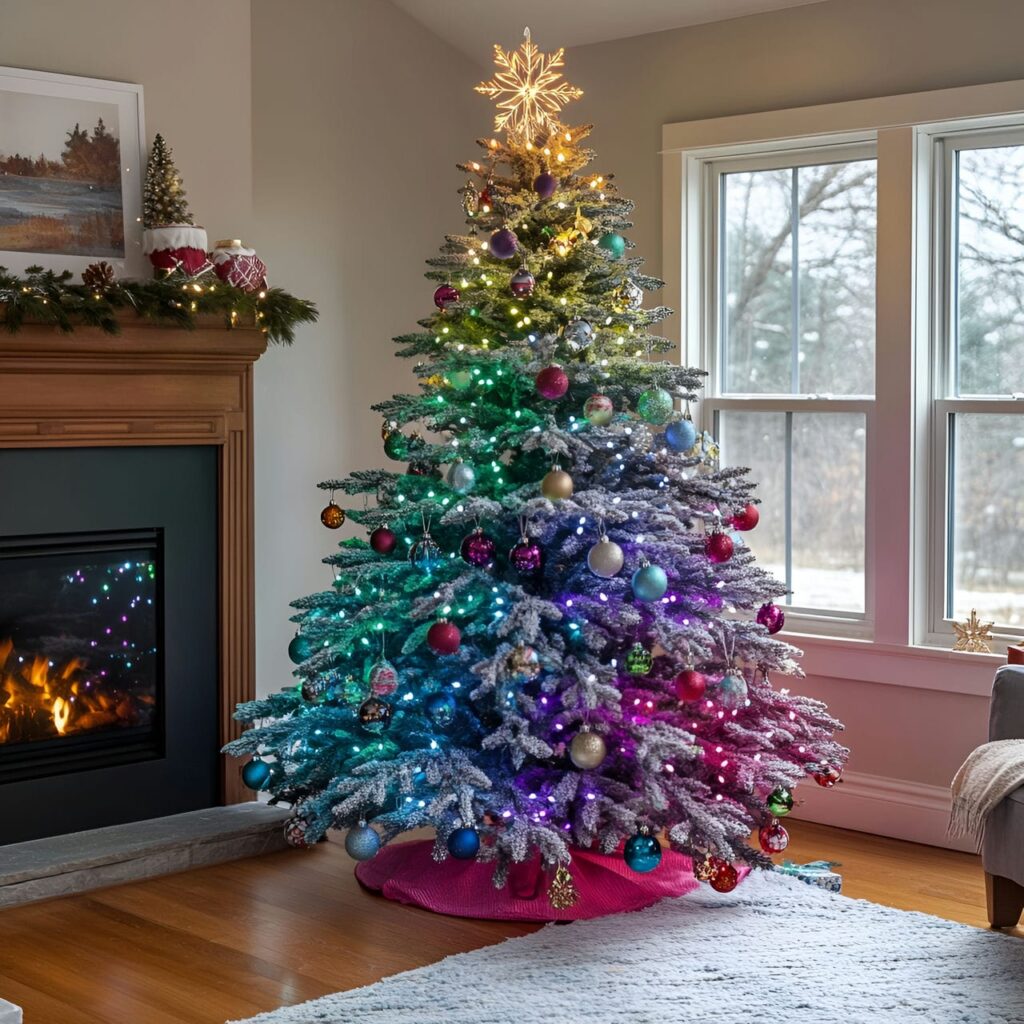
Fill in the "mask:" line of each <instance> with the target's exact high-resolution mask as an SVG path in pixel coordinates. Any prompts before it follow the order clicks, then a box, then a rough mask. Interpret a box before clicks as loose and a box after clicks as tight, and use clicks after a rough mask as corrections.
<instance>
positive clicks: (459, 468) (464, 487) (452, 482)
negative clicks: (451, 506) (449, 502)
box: [448, 459, 476, 494]
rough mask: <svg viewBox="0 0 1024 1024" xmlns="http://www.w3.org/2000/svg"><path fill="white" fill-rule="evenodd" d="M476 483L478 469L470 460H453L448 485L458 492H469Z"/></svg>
mask: <svg viewBox="0 0 1024 1024" xmlns="http://www.w3.org/2000/svg"><path fill="white" fill-rule="evenodd" d="M475 483H476V470H475V469H473V467H472V466H471V465H470V464H469V463H468V462H463V461H462V460H461V459H459V460H458V462H453V463H452V466H451V468H450V469H449V470H448V486H449V487H450V488H451V489H452V490H453V491H455V493H456V494H469V492H470V491H471V490H473V485H474V484H475Z"/></svg>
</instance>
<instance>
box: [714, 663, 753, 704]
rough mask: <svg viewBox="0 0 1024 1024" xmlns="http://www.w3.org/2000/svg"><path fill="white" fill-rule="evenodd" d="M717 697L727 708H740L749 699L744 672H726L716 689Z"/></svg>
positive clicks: (733, 670)
mask: <svg viewBox="0 0 1024 1024" xmlns="http://www.w3.org/2000/svg"><path fill="white" fill-rule="evenodd" d="M715 696H716V698H717V699H718V702H719V703H720V704H724V705H725V706H726V707H727V708H738V707H740V706H742V705H743V704H744V703H745V702H746V699H747V681H746V679H744V678H743V673H742V672H737V671H736V670H735V669H731V670H730V671H728V672H726V674H725V675H724V676H722V678H721V679H720V680H719V682H718V685H717V686H716V687H715Z"/></svg>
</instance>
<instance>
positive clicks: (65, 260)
mask: <svg viewBox="0 0 1024 1024" xmlns="http://www.w3.org/2000/svg"><path fill="white" fill-rule="evenodd" d="M145 140H146V134H145V129H144V126H143V105H142V86H141V85H136V84H134V83H130V82H113V81H106V80H103V79H97V78H81V77H78V76H75V75H61V74H54V73H51V72H47V71H31V70H27V69H24V68H7V67H0V266H3V267H6V268H7V269H8V270H9V271H10V272H12V273H16V274H22V273H24V272H25V270H26V268H27V267H31V266H41V267H43V268H45V269H47V270H53V271H55V272H60V271H63V270H70V271H72V272H73V273H74V274H75V278H76V280H77V279H78V278H79V277H80V275H81V272H82V271H83V270H85V269H86V267H88V266H89V265H90V264H91V263H96V262H99V261H106V262H107V263H109V264H110V265H111V266H112V267H113V268H114V271H115V273H116V274H117V276H118V277H119V278H141V277H148V276H149V262H148V260H147V259H146V257H145V255H144V254H143V251H142V186H143V181H144V177H145V167H146V159H145V157H146V153H145Z"/></svg>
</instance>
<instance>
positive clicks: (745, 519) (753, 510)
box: [729, 504, 761, 531]
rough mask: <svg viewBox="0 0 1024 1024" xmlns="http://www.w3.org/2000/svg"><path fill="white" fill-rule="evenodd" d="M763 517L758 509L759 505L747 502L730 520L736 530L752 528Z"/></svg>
mask: <svg viewBox="0 0 1024 1024" xmlns="http://www.w3.org/2000/svg"><path fill="white" fill-rule="evenodd" d="M760 518H761V513H760V512H758V511H757V506H756V505H753V504H747V505H745V506H744V507H743V508H741V509H740V510H739V512H737V513H736V515H734V516H733V517H732V519H730V520H729V522H730V523H731V524H732V528H733V529H734V530H741V531H746V530H752V529H753V528H754V527H755V526H757V523H758V520H759V519H760Z"/></svg>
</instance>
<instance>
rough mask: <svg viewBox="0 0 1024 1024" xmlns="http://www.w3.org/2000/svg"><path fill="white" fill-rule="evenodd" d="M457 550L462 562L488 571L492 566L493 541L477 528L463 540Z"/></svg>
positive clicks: (493, 554) (494, 550)
mask: <svg viewBox="0 0 1024 1024" xmlns="http://www.w3.org/2000/svg"><path fill="white" fill-rule="evenodd" d="M459 550H460V553H461V555H462V560H463V561H464V562H468V563H469V564H470V565H475V566H476V567H477V568H478V569H490V568H491V567H492V566H493V565H494V556H495V552H496V549H495V545H494V541H493V540H491V538H490V537H488V536H487V534H486V533H484V531H483V530H482V529H480V528H479V527H477V528H476V529H475V530H474V531H473V532H472V533H471V534H469V536H468V537H466V538H464V539H463V541H462V547H461V548H460V549H459Z"/></svg>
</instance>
